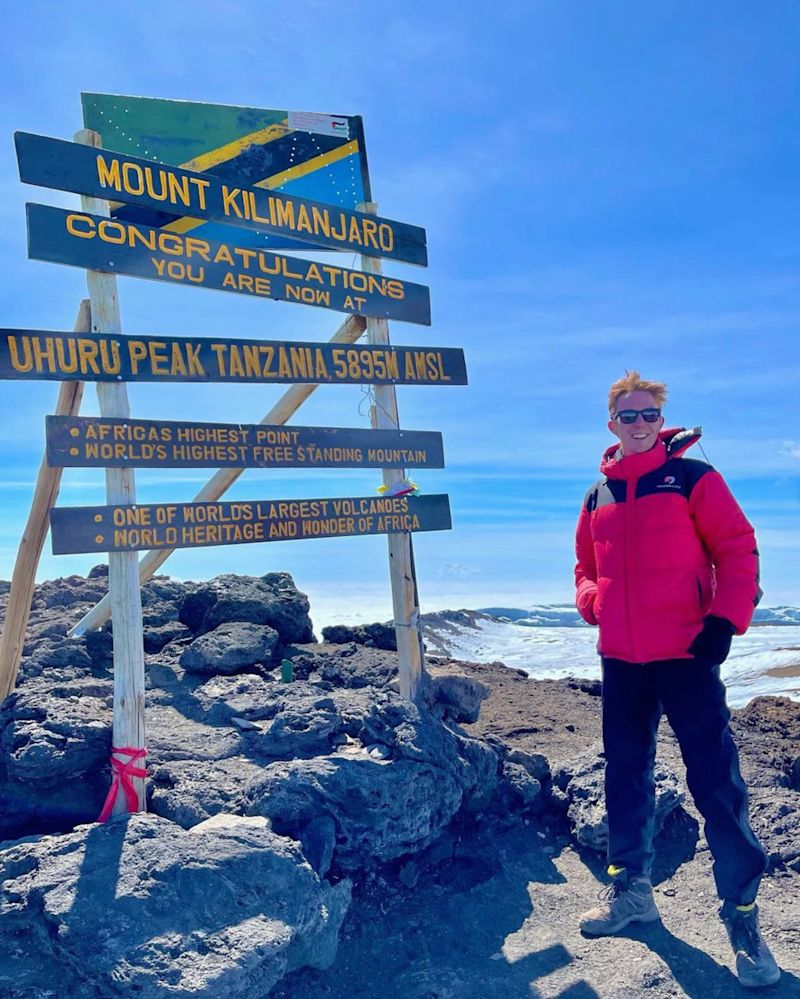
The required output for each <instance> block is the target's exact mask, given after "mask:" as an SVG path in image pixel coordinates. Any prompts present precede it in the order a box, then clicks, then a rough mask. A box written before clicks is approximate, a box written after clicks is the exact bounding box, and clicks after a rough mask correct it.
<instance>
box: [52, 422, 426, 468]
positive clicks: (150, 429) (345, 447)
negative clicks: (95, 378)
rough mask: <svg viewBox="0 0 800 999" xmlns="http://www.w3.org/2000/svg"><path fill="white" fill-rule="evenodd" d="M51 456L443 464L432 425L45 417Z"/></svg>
mask: <svg viewBox="0 0 800 999" xmlns="http://www.w3.org/2000/svg"><path fill="white" fill-rule="evenodd" d="M46 422H47V460H48V462H49V463H50V464H51V465H54V466H62V467H70V468H104V467H112V466H113V467H117V468H217V467H220V468H382V467H384V466H385V467H397V468H406V467H409V468H444V450H443V444H442V435H441V434H439V433H435V432H434V431H431V430H405V431H403V430H400V431H388V430H387V431H381V430H360V429H351V428H349V427H296V426H292V427H285V426H279V425H273V426H264V425H263V424H260V423H254V424H242V423H184V422H177V421H162V420H122V419H99V418H97V417H92V416H84V417H66V416H48V417H47V421H46Z"/></svg>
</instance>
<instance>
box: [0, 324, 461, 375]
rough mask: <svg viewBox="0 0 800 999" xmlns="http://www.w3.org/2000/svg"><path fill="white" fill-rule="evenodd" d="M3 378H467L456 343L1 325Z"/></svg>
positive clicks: (0, 352) (0, 350)
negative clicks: (423, 344) (260, 337)
mask: <svg viewBox="0 0 800 999" xmlns="http://www.w3.org/2000/svg"><path fill="white" fill-rule="evenodd" d="M0 379H11V380H15V381H18V380H30V381H42V380H44V381H48V380H50V381H70V380H73V379H77V380H80V381H96V382H111V383H118V382H143V381H146V382H246V383H264V384H277V385H285V384H303V383H312V382H313V383H314V384H318V385H319V384H340V385H353V384H362V385H363V384H379V385H380V384H394V385H466V384H467V372H466V365H465V363H464V352H463V350H460V349H459V348H456V347H399V346H398V347H392V346H388V345H386V344H372V345H365V344H361V345H359V346H355V345H353V344H343V343H331V342H329V343H317V342H315V341H308V342H306V341H301V342H290V341H283V340H230V339H224V338H220V339H216V340H215V339H211V338H210V337H174V336H162V337H159V336H151V335H142V336H123V335H122V334H109V335H97V336H81V335H80V334H77V333H65V332H61V331H56V330H18V329H0Z"/></svg>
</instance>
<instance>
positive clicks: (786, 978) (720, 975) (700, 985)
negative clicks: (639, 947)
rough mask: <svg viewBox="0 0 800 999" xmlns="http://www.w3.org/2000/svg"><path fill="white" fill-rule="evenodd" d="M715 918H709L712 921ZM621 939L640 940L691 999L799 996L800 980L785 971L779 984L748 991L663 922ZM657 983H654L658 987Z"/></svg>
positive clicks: (632, 931)
mask: <svg viewBox="0 0 800 999" xmlns="http://www.w3.org/2000/svg"><path fill="white" fill-rule="evenodd" d="M714 918H716V916H714V915H709V919H714ZM616 935H617V936H618V937H626V938H627V939H629V940H637V941H639V942H640V943H643V944H644V945H645V946H646V947H648V948H649V949H650V950H651V951H652V952H653V953H654V954H656V955H658V957H660V958H661V960H662V961H663V962H664V963H665V964H666V965H667V966H668V967H669V970H670V971H671V972H672V975H673V977H674V979H675V981H676V982H677V983H678V985H680V987H681V988H682V989H683V991H684V993H685V994H686V996H687V997H688V999H731V997H733V996H742V997H744V996H748V995H753V994H757V995H761V996H765V997H774V999H789V997H790V996H791V997H797V996H800V979H798V977H797V976H796V975H793V974H791V973H790V972H789V973H787V972H785V971H784V972H783V973H782V975H781V979H780V981H779V982H778V983H777V984H776V985H773V986H770V987H769V988H764V989H758V990H757V991H756V992H755V993H754V990H753V989H745V988H743V987H742V986H741V985H740V984H739V981H738V979H737V978H736V976H735V975H734V974H733V972H732V971H731V970H730V969H729V968H726V967H725V966H724V965H721V964H720V963H719V962H718V961H715V960H714V958H713V957H711V956H710V955H708V954H706V953H705V951H702V950H700V949H699V948H697V947H693V946H692V945H691V944H688V943H686V941H685V940H681V939H680V937H676V936H675V934H674V933H670V931H669V930H668V929H667V928H666V926H664V924H663V923H653V924H651V925H650V926H648V927H636V928H633V927H631V928H630V929H628V930H625V931H624V932H622V933H618V934H616ZM657 985H658V982H655V981H653V982H652V986H653V987H655V986H657Z"/></svg>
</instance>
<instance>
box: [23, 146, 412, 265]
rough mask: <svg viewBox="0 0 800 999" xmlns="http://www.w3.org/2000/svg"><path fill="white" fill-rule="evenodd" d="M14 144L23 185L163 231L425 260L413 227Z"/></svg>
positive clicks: (140, 163)
mask: <svg viewBox="0 0 800 999" xmlns="http://www.w3.org/2000/svg"><path fill="white" fill-rule="evenodd" d="M14 141H15V143H16V147H17V161H18V163H19V174H20V180H22V181H23V182H24V183H26V184H35V185H36V186H37V187H48V188H52V189H54V190H57V191H75V192H76V193H77V194H87V195H91V196H92V197H95V198H118V199H119V200H120V201H123V202H125V203H126V204H131V205H139V206H143V207H146V208H151V209H154V210H155V211H157V212H158V213H159V218H160V219H161V224H162V225H164V226H166V225H169V223H170V222H173V221H175V219H177V218H180V217H182V216H186V215H188V216H190V217H191V218H194V219H207V220H210V221H214V222H223V223H226V224H228V225H232V226H239V227H242V228H245V229H253V230H258V231H259V232H268V233H274V234H276V235H279V236H286V237H290V238H293V239H297V240H300V241H301V242H303V243H309V244H312V245H314V246H320V247H326V248H328V249H333V250H346V251H348V252H350V253H361V252H364V251H369V253H370V254H371V255H373V256H376V257H385V258H387V259H390V260H401V261H404V262H406V263H410V264H418V265H420V266H423V267H424V266H426V265H427V262H428V252H427V246H426V236H425V230H424V229H422V228H420V227H419V226H414V225H409V224H407V223H405V222H396V221H394V220H392V219H383V218H377V217H375V216H370V215H368V214H365V213H363V212H357V211H351V210H349V209H346V208H339V207H337V206H334V205H327V204H323V203H322V202H319V201H311V200H309V199H307V198H298V197H295V196H293V195H291V194H283V193H281V192H280V191H274V190H269V189H265V188H264V187H260V186H248V182H247V178H246V177H243V176H236V175H233V176H231V175H230V174H229V175H227V176H226V178H220V177H218V176H215V175H214V174H213V173H205V172H204V173H199V172H196V171H193V170H184V169H181V168H180V167H174V166H169V165H167V164H164V163H160V162H158V161H155V160H149V159H143V158H141V157H139V156H129V155H126V154H122V153H113V152H108V151H105V150H99V149H90V148H88V147H86V146H82V145H79V144H77V143H74V142H65V141H63V140H62V139H51V138H48V137H46V136H43V135H32V134H31V133H29V132H16V133H15V135H14ZM151 224H152V222H151Z"/></svg>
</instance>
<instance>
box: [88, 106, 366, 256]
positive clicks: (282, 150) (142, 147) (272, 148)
mask: <svg viewBox="0 0 800 999" xmlns="http://www.w3.org/2000/svg"><path fill="white" fill-rule="evenodd" d="M81 103H82V105H83V123H84V125H85V126H86V128H91V129H93V130H94V131H96V132H99V134H100V136H101V139H102V143H103V148H105V149H111V150H114V151H115V152H120V153H128V154H131V155H133V156H142V157H144V158H146V159H150V160H156V161H158V162H161V163H165V164H169V165H170V166H180V167H184V168H185V169H187V170H196V171H199V172H204V173H211V174H214V175H215V176H217V177H219V178H220V179H222V180H227V181H230V182H231V183H235V184H239V185H241V184H245V185H247V186H248V187H265V188H268V189H270V190H278V191H283V192H286V193H287V194H294V195H297V196H298V197H302V198H310V199H312V200H314V201H321V202H324V203H325V204H328V205H336V206H339V207H341V208H355V207H356V205H358V204H360V203H362V202H365V201H370V200H371V197H372V195H371V192H370V187H369V174H368V170H367V156H366V149H365V146H364V130H363V125H362V122H361V118H360V116H357V115H332V114H331V115H329V114H315V113H308V112H296V111H295V112H293V111H282V110H270V109H265V108H248V107H234V106H230V105H226V104H203V103H199V102H195V101H173V100H162V99H161V98H153V97H125V96H117V95H114V94H89V93H87V94H81ZM113 214H114V217H115V218H119V219H120V220H124V221H128V222H142V223H144V224H146V225H151V226H156V227H163V228H166V229H168V230H170V231H172V232H179V233H186V232H191V233H192V234H196V235H199V236H201V237H202V238H203V239H208V240H226V239H231V238H232V237H231V233H230V227H229V226H225V225H223V224H221V223H218V222H202V221H199V220H197V219H192V218H182V217H177V216H175V215H169V214H168V213H159V212H153V211H151V210H150V209H145V208H140V207H137V206H133V205H119V206H116V207H114V209H113ZM236 241H237V243H238V244H239V245H240V246H258V247H264V246H267V247H270V248H281V249H285V248H287V247H292V248H294V249H308V246H307V244H303V243H301V242H299V241H297V240H291V239H286V238H284V237H277V236H268V235H266V234H264V233H256V232H252V233H243V232H237V233H236Z"/></svg>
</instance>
